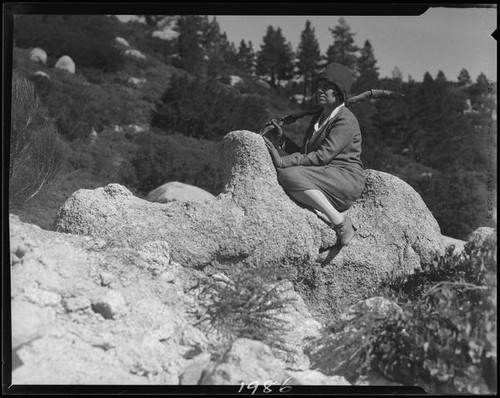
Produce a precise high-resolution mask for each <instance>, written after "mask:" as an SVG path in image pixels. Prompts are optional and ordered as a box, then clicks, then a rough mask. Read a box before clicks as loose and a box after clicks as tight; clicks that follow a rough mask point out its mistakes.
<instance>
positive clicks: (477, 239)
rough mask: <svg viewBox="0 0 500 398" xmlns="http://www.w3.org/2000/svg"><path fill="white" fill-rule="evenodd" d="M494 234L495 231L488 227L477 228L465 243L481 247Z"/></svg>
mask: <svg viewBox="0 0 500 398" xmlns="http://www.w3.org/2000/svg"><path fill="white" fill-rule="evenodd" d="M494 234H495V230H494V229H493V228H490V227H479V228H478V229H476V230H475V231H474V232H472V233H471V234H470V235H469V237H468V239H467V242H473V243H474V244H475V245H476V246H481V245H483V244H484V242H485V241H486V240H488V239H491V236H493V235H494Z"/></svg>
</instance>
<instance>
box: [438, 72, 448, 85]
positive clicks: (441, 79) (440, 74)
mask: <svg viewBox="0 0 500 398" xmlns="http://www.w3.org/2000/svg"><path fill="white" fill-rule="evenodd" d="M436 81H438V82H442V83H444V82H447V81H448V80H447V79H446V76H445V75H444V72H443V71H442V70H440V71H438V74H437V75H436Z"/></svg>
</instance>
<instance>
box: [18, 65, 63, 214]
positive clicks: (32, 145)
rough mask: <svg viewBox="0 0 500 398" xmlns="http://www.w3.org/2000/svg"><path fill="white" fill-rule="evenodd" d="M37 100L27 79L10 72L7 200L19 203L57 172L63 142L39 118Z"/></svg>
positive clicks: (39, 189) (60, 160) (35, 193)
mask: <svg viewBox="0 0 500 398" xmlns="http://www.w3.org/2000/svg"><path fill="white" fill-rule="evenodd" d="M39 106H40V102H39V99H38V97H36V96H35V88H34V86H33V84H32V83H31V82H30V81H28V80H27V79H24V78H21V77H19V76H18V75H17V74H14V76H13V81H12V113H11V114H12V120H11V123H12V125H11V134H10V139H11V141H10V165H9V200H10V205H11V206H12V207H14V208H16V207H22V206H23V205H24V204H25V203H26V202H28V201H29V200H31V199H33V198H34V197H35V196H36V195H38V194H39V193H40V192H41V191H42V190H43V189H44V188H45V187H46V186H47V185H48V184H49V183H50V182H51V181H52V180H53V179H54V178H55V177H56V175H57V172H58V170H59V167H60V165H61V162H62V160H63V155H64V152H65V145H64V143H63V142H62V141H61V139H60V138H59V135H58V133H57V130H56V128H55V127H54V126H53V124H51V123H48V122H46V121H44V120H43V119H42V120H41V117H40V115H39Z"/></svg>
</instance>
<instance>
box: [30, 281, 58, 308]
mask: <svg viewBox="0 0 500 398" xmlns="http://www.w3.org/2000/svg"><path fill="white" fill-rule="evenodd" d="M24 296H25V297H26V298H27V299H28V300H29V301H31V302H32V303H34V304H40V305H42V306H55V305H58V304H59V303H60V302H61V295H60V294H58V293H54V292H48V291H46V290H42V289H39V288H37V287H35V286H34V285H30V286H28V287H26V288H25V289H24Z"/></svg>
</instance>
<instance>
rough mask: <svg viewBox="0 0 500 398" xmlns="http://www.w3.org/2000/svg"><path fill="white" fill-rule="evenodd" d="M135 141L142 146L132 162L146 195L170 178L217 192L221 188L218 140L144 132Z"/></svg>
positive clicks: (140, 190)
mask: <svg viewBox="0 0 500 398" xmlns="http://www.w3.org/2000/svg"><path fill="white" fill-rule="evenodd" d="M136 143H137V144H138V146H139V148H138V150H137V152H136V154H135V156H134V158H133V159H132V164H133V166H134V168H135V171H136V175H137V190H138V191H139V192H142V193H144V194H146V193H147V192H149V191H150V190H152V189H154V188H157V187H159V186H160V185H163V184H165V183H166V182H168V181H180V182H183V183H186V184H191V185H195V186H198V187H200V188H202V189H205V190H206V191H209V192H211V193H212V194H214V195H217V194H218V193H219V192H220V191H221V189H222V168H221V163H220V159H219V157H218V155H217V153H216V149H217V147H216V144H215V143H213V142H210V141H206V140H196V139H194V138H189V137H183V136H180V135H174V136H161V135H158V134H155V133H142V134H141V135H140V136H138V138H137V141H136ZM129 183H130V182H129Z"/></svg>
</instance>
